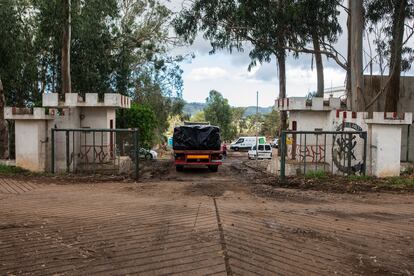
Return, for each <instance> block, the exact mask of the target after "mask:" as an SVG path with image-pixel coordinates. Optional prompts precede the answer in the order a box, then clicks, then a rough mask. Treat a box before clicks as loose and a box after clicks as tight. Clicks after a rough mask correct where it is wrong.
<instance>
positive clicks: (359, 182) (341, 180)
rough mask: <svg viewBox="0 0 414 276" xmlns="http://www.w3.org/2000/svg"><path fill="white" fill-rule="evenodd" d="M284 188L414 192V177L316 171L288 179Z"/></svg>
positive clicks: (355, 191)
mask: <svg viewBox="0 0 414 276" xmlns="http://www.w3.org/2000/svg"><path fill="white" fill-rule="evenodd" d="M282 186H283V187H287V188H300V189H309V190H320V191H327V192H339V193H359V192H380V191H390V192H414V175H403V176H399V177H386V178H376V177H373V176H363V175H351V176H337V175H331V174H329V173H326V172H324V171H314V172H308V173H306V174H305V175H303V176H292V177H287V181H286V182H285V183H283V184H282Z"/></svg>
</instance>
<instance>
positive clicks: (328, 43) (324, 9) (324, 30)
mask: <svg viewBox="0 0 414 276" xmlns="http://www.w3.org/2000/svg"><path fill="white" fill-rule="evenodd" d="M341 2H342V0H299V1H297V2H296V5H295V6H294V7H295V9H296V13H297V14H296V15H295V18H294V21H297V22H293V23H294V24H295V26H296V28H297V32H298V33H299V36H300V38H301V40H302V44H301V45H298V46H297V49H292V50H294V51H296V52H298V53H300V52H302V53H312V54H314V57H315V65H316V72H317V94H316V96H317V97H323V94H324V72H323V60H322V56H323V55H324V54H325V55H327V56H328V57H332V56H335V54H334V52H333V50H334V49H333V47H332V44H334V43H336V42H337V40H338V35H339V34H340V33H341V32H342V28H341V25H340V24H339V21H338V16H339V14H340V12H339V10H338V8H339V5H340V4H341ZM309 43H311V44H312V46H313V48H312V49H308V48H307V44H309ZM327 49H329V50H328V51H327ZM338 62H339V63H340V65H341V66H342V67H344V66H345V64H344V63H343V62H341V61H339V60H338ZM344 69H345V68H344Z"/></svg>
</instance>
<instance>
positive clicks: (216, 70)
mask: <svg viewBox="0 0 414 276" xmlns="http://www.w3.org/2000/svg"><path fill="white" fill-rule="evenodd" d="M227 75H228V73H227V71H226V70H224V69H223V68H220V67H200V68H196V69H193V70H191V72H190V73H189V74H188V80H192V81H201V80H213V79H222V78H224V77H226V76H227Z"/></svg>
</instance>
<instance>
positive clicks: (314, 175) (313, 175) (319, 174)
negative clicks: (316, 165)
mask: <svg viewBox="0 0 414 276" xmlns="http://www.w3.org/2000/svg"><path fill="white" fill-rule="evenodd" d="M305 178H308V179H318V180H322V179H327V178H328V174H327V172H325V171H320V170H318V171H309V172H307V173H306V174H305Z"/></svg>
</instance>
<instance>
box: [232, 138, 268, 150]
mask: <svg viewBox="0 0 414 276" xmlns="http://www.w3.org/2000/svg"><path fill="white" fill-rule="evenodd" d="M257 143H258V144H260V145H264V144H266V137H263V136H259V137H257ZM255 145H256V137H255V136H250V137H240V138H239V139H237V141H236V142H234V143H232V144H231V145H230V149H231V150H234V151H239V150H249V149H251V148H252V146H255Z"/></svg>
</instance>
